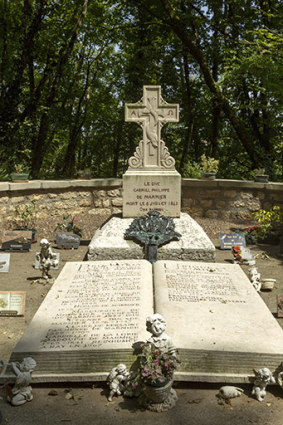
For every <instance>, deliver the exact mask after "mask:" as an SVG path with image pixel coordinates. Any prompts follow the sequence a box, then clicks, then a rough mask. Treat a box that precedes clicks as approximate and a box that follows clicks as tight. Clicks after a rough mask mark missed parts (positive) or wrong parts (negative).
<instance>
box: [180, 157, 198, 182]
mask: <svg viewBox="0 0 283 425" xmlns="http://www.w3.org/2000/svg"><path fill="white" fill-rule="evenodd" d="M200 176H201V168H200V166H199V164H198V163H197V162H195V161H188V162H187V163H186V164H185V167H184V170H183V173H182V177H184V178H190V179H199V178H200Z"/></svg>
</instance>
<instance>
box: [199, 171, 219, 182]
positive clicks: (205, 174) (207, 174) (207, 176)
mask: <svg viewBox="0 0 283 425" xmlns="http://www.w3.org/2000/svg"><path fill="white" fill-rule="evenodd" d="M215 176H216V173H215V172H212V171H211V172H202V173H201V177H200V178H201V180H215Z"/></svg>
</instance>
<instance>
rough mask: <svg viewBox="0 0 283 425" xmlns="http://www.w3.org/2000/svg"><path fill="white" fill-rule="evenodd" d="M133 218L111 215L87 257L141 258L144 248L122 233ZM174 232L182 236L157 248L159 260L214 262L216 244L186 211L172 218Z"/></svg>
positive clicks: (90, 258)
mask: <svg viewBox="0 0 283 425" xmlns="http://www.w3.org/2000/svg"><path fill="white" fill-rule="evenodd" d="M132 221H133V219H130V218H123V219H122V218H119V217H112V218H111V219H110V220H109V221H107V223H106V224H105V225H104V226H103V227H101V228H100V229H98V230H97V231H96V233H95V235H94V237H93V239H92V240H91V242H90V244H89V246H88V260H90V261H93V260H95V261H98V260H99V261H101V260H109V259H117V260H126V259H143V258H145V257H144V247H143V246H142V245H141V244H138V243H136V242H134V241H132V240H125V239H124V234H125V232H126V230H127V229H128V228H129V226H130V224H131V222H132ZM173 221H174V223H175V231H176V232H178V233H180V234H181V235H182V237H181V239H180V240H179V241H171V242H169V243H168V244H166V245H164V246H161V247H159V248H158V252H157V259H158V260H159V259H160V260H170V259H173V260H184V261H215V246H214V245H213V243H212V242H211V240H210V239H209V237H208V236H207V235H206V233H205V232H204V231H203V229H202V228H201V226H200V225H199V224H198V223H197V222H196V221H195V220H193V219H192V218H191V217H190V216H189V215H188V214H185V213H181V216H180V219H178V218H174V219H173Z"/></svg>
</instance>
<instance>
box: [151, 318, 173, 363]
mask: <svg viewBox="0 0 283 425" xmlns="http://www.w3.org/2000/svg"><path fill="white" fill-rule="evenodd" d="M165 329H166V322H165V320H164V318H163V317H162V316H161V314H158V313H156V314H152V315H151V316H148V317H147V318H146V330H147V331H148V332H150V333H151V337H150V338H149V339H148V340H147V342H151V343H153V344H154V346H155V347H156V348H160V349H161V350H162V351H163V352H165V353H168V354H169V355H171V356H173V357H176V349H175V347H174V344H173V341H172V338H170V336H168V335H167V334H166V333H165Z"/></svg>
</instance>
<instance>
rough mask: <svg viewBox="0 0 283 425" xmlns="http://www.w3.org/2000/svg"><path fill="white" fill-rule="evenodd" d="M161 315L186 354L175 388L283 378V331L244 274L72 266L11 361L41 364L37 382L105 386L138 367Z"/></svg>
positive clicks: (219, 268) (212, 268)
mask: <svg viewBox="0 0 283 425" xmlns="http://www.w3.org/2000/svg"><path fill="white" fill-rule="evenodd" d="M152 272H153V276H154V277H152ZM153 294H154V295H153ZM153 311H155V312H156V313H159V314H161V315H163V317H164V318H165V320H166V322H167V328H166V333H167V334H168V335H170V336H171V337H172V339H173V341H174V344H175V346H176V348H177V349H178V351H179V355H180V360H181V363H180V364H178V367H177V370H176V372H175V379H176V380H183V381H200V382H231V383H232V382H234V383H240V382H246V383H248V382H252V380H253V379H254V373H253V369H259V368H262V367H268V368H269V369H270V370H272V371H275V377H276V376H277V374H278V372H279V371H280V372H281V371H282V358H283V330H282V329H281V327H280V325H279V324H278V323H277V321H276V320H275V318H274V317H273V315H272V314H271V313H270V311H269V309H268V308H267V306H266V305H265V303H264V302H263V300H262V299H261V297H260V295H259V294H258V293H257V292H256V291H255V289H254V288H253V286H252V284H251V282H250V281H249V280H248V278H247V276H246V275H245V273H244V272H243V271H242V269H241V268H240V266H239V265H237V264H216V263H196V262H184V261H163V260H162V261H157V262H156V263H155V264H154V266H151V264H150V263H149V262H147V261H145V260H131V261H127V260H126V261H125V260H115V261H100V262H74V263H67V264H66V265H65V267H64V268H63V270H62V272H61V273H60V275H59V277H58V279H57V280H56V282H55V283H54V285H53V287H52V288H51V290H50V291H49V293H48V295H47V296H46V298H45V300H44V301H43V303H42V305H41V307H40V308H39V310H38V312H37V313H36V315H35V316H34V318H33V320H32V322H31V324H30V326H29V327H28V329H27V331H26V332H25V334H24V335H23V337H22V339H21V340H20V341H19V342H18V344H17V346H16V347H15V349H14V351H13V353H12V356H11V359H10V361H20V360H21V359H22V358H23V357H24V356H32V357H34V358H35V360H36V362H37V368H36V369H35V371H34V374H33V381H34V382H55V381H63V382H68V381H90V380H94V381H95V380H105V379H106V378H107V375H108V373H109V371H110V370H111V368H112V367H114V366H116V365H117V364H119V363H125V364H126V365H127V366H128V368H129V369H136V368H137V367H138V361H137V356H136V354H137V353H136V352H135V351H134V350H133V349H132V348H131V347H132V344H133V343H134V342H136V341H145V340H146V339H147V338H148V337H149V334H148V333H147V332H146V330H145V321H146V317H147V316H148V315H150V314H152V313H153ZM0 377H1V380H2V379H3V380H4V379H10V378H11V376H10V375H9V372H8V371H3V372H2V374H1V376H0Z"/></svg>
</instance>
